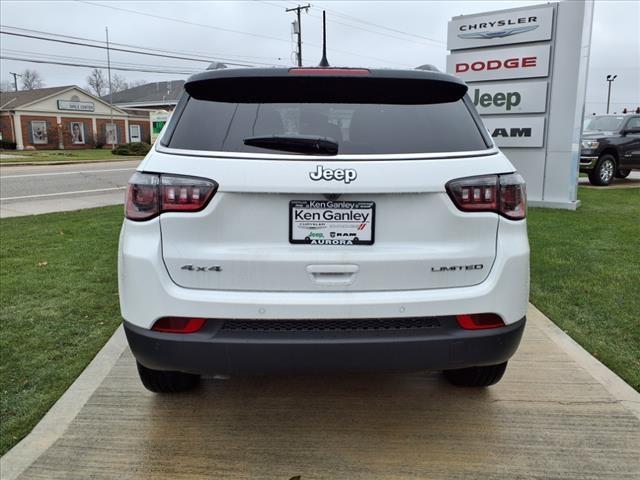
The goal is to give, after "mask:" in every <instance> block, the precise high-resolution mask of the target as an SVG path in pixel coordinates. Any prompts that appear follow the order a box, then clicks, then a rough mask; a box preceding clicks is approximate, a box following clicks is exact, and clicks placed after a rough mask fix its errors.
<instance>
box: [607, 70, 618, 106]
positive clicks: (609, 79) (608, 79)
mask: <svg viewBox="0 0 640 480" xmlns="http://www.w3.org/2000/svg"><path fill="white" fill-rule="evenodd" d="M617 76H618V75H607V82H609V92H608V93H607V114H608V113H609V103H610V102H611V84H612V83H613V81H614V80H615V79H616V77H617Z"/></svg>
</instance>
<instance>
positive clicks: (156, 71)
mask: <svg viewBox="0 0 640 480" xmlns="http://www.w3.org/2000/svg"><path fill="white" fill-rule="evenodd" d="M0 59H2V60H16V61H19V62H30V63H43V64H48V65H63V66H67V67H86V68H107V67H106V65H104V64H101V65H98V64H97V63H93V64H91V65H89V64H81V63H73V62H56V61H53V60H41V59H37V58H20V57H14V56H9V55H4V54H0ZM111 68H112V69H113V70H122V71H125V72H145V73H166V74H171V75H192V74H193V72H175V71H174V72H169V71H163V70H151V69H143V68H135V67H133V68H126V67H113V66H112V67H111Z"/></svg>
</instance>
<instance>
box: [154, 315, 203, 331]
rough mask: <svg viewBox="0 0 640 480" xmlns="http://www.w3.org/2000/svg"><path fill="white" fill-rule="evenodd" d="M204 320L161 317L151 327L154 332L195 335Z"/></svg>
mask: <svg viewBox="0 0 640 480" xmlns="http://www.w3.org/2000/svg"><path fill="white" fill-rule="evenodd" d="M205 323H206V320H205V319H204V318H188V317H163V318H161V319H159V320H157V321H156V323H154V324H153V327H151V330H153V331H154V332H165V333H195V332H197V331H198V330H200V329H201V328H202V327H204V324H205Z"/></svg>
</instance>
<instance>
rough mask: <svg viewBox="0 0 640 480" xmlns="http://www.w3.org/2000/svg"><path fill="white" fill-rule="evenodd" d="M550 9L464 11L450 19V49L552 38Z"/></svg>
mask: <svg viewBox="0 0 640 480" xmlns="http://www.w3.org/2000/svg"><path fill="white" fill-rule="evenodd" d="M552 25H553V9H552V8H548V6H547V5H541V6H539V7H532V8H530V9H517V10H512V11H503V12H493V13H485V14H480V15H473V16H468V15H464V16H461V17H456V18H454V19H452V20H451V21H450V22H449V28H448V32H447V45H448V46H449V50H461V49H465V48H478V47H496V46H500V45H511V44H514V43H525V42H540V41H544V40H549V39H550V38H551V32H552Z"/></svg>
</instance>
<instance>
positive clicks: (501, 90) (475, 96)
mask: <svg viewBox="0 0 640 480" xmlns="http://www.w3.org/2000/svg"><path fill="white" fill-rule="evenodd" d="M469 97H471V100H472V101H473V104H474V105H475V106H476V109H477V110H478V113H479V114H480V115H492V114H513V113H544V111H545V110H546V106H547V82H546V81H542V82H526V83H523V82H510V83H502V82H500V83H496V82H491V83H479V84H475V85H473V84H472V85H469Z"/></svg>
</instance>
